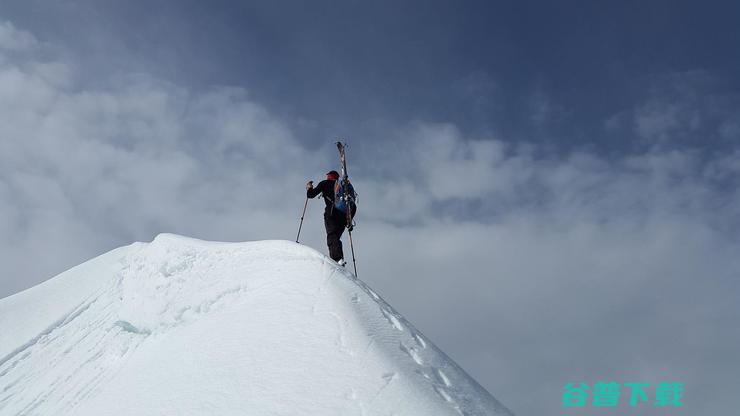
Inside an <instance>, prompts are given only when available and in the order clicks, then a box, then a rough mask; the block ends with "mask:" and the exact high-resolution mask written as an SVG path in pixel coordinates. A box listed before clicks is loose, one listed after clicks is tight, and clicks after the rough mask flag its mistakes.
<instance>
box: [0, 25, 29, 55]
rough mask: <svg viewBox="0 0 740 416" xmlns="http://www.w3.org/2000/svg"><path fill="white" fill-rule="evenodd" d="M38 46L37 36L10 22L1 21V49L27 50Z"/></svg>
mask: <svg viewBox="0 0 740 416" xmlns="http://www.w3.org/2000/svg"><path fill="white" fill-rule="evenodd" d="M36 46H38V41H37V40H36V38H35V37H34V36H33V35H32V34H30V33H28V32H26V31H23V30H18V29H16V28H15V26H14V25H13V24H12V23H10V22H0V50H8V51H27V50H31V49H33V48H35V47H36Z"/></svg>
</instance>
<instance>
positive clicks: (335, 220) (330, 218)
mask: <svg viewBox="0 0 740 416" xmlns="http://www.w3.org/2000/svg"><path fill="white" fill-rule="evenodd" d="M352 208H354V209H352V217H354V214H355V212H356V211H357V208H356V207H354V206H353V207H352ZM324 226H325V227H326V245H328V246H329V257H331V258H332V260H334V261H339V260H341V259H343V258H344V252H343V251H342V240H340V238H342V233H344V229H345V228H346V226H347V214H345V213H343V212H342V211H340V210H338V209H332V210H331V211H329V212H324Z"/></svg>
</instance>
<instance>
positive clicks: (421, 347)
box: [0, 234, 511, 416]
mask: <svg viewBox="0 0 740 416" xmlns="http://www.w3.org/2000/svg"><path fill="white" fill-rule="evenodd" d="M0 357H2V358H0V415H2V416H5V415H83V416H84V415H91V416H92V415H95V416H99V415H137V416H146V415H312V416H316V415H322V416H326V415H337V416H339V415H341V416H350V415H424V416H430V415H510V414H511V413H510V412H509V411H508V410H507V409H506V408H505V407H503V406H502V405H501V404H500V403H499V402H498V401H496V399H494V398H493V397H492V396H491V395H490V394H489V393H488V392H487V391H486V390H485V389H483V388H482V387H481V386H480V385H478V383H476V382H475V381H474V380H473V379H472V378H470V376H468V375H467V374H466V373H465V372H464V371H463V370H462V369H461V368H460V367H459V366H457V365H456V364H455V363H454V362H453V361H452V360H451V359H450V358H448V357H447V356H446V355H445V354H444V353H443V352H441V351H440V350H439V349H438V348H437V347H435V346H434V345H433V344H432V343H431V342H430V341H429V340H427V339H426V338H425V337H424V336H423V335H422V334H421V333H419V331H417V330H416V329H414V327H413V326H411V325H410V324H409V323H408V322H407V321H406V320H405V319H404V318H403V317H401V316H400V315H399V314H398V313H397V312H395V311H394V310H393V308H391V307H390V306H389V305H388V304H386V303H385V302H384V301H383V300H382V299H381V298H380V297H379V296H378V295H377V294H376V293H375V292H373V291H372V289H370V288H369V287H368V286H367V285H366V284H364V283H363V282H362V281H360V280H358V279H356V278H355V277H354V276H353V275H352V274H351V273H349V272H348V271H346V270H345V269H343V268H341V267H339V266H337V264H336V263H334V262H333V261H332V260H330V259H329V258H327V257H326V256H324V255H322V254H321V253H319V252H317V251H315V250H313V249H310V248H308V247H305V246H302V245H299V244H295V243H292V242H287V241H260V242H249V243H213V242H205V241H199V240H194V239H189V238H185V237H179V236H175V235H171V234H162V235H160V236H158V237H157V238H156V239H155V240H154V241H153V242H151V243H148V244H145V243H135V244H133V245H130V246H127V247H121V248H119V249H116V250H113V251H111V252H109V253H106V254H104V255H102V256H100V257H97V258H95V259H93V260H90V261H88V262H86V263H84V264H82V265H80V266H77V267H75V268H73V269H71V270H69V271H67V272H65V273H62V274H61V275H59V276H57V277H55V278H54V279H51V280H49V281H47V282H45V283H43V284H41V285H38V286H36V287H34V288H31V289H29V290H27V291H25V292H21V293H18V294H16V295H13V296H10V297H8V298H5V299H2V300H0Z"/></svg>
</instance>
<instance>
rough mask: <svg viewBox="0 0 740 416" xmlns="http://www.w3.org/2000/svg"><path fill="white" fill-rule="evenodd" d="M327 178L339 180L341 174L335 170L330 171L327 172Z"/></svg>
mask: <svg viewBox="0 0 740 416" xmlns="http://www.w3.org/2000/svg"><path fill="white" fill-rule="evenodd" d="M326 177H327V178H332V179H339V173H338V172H337V171H335V170H330V171H329V172H326Z"/></svg>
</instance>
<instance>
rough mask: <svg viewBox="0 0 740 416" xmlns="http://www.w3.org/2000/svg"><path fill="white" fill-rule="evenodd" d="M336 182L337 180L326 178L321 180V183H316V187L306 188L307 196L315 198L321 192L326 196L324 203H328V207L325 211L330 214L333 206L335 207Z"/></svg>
mask: <svg viewBox="0 0 740 416" xmlns="http://www.w3.org/2000/svg"><path fill="white" fill-rule="evenodd" d="M335 182H336V181H332V180H329V179H324V180H323V181H321V182H319V184H318V185H316V186H315V187H314V188H311V189H308V190H306V196H307V197H308V198H315V197H316V195H318V194H321V196H322V197H323V198H324V203H326V209H325V210H324V212H325V213H326V214H328V215H331V214H332V208H333V207H334V183H335Z"/></svg>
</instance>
